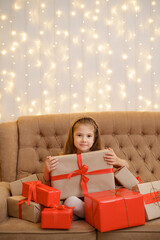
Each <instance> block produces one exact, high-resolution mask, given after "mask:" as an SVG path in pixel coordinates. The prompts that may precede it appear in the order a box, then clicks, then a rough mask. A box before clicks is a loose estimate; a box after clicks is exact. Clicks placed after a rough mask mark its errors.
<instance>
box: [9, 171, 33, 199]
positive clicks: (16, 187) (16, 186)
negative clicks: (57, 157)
mask: <svg viewBox="0 0 160 240" xmlns="http://www.w3.org/2000/svg"><path fill="white" fill-rule="evenodd" d="M29 181H38V178H37V175H36V174H32V175H30V176H28V177H25V178H22V179H19V180H16V181H14V182H11V183H10V189H11V195H12V196H17V195H22V183H23V182H29Z"/></svg>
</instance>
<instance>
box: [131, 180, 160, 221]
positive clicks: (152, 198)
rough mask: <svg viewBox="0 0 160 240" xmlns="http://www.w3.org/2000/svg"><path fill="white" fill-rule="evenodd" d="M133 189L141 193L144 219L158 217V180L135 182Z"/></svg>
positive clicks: (159, 192)
mask: <svg viewBox="0 0 160 240" xmlns="http://www.w3.org/2000/svg"><path fill="white" fill-rule="evenodd" d="M133 190H134V191H137V192H140V193H141V194H143V199H144V207H145V214H146V220H152V219H155V218H159V217H160V181H154V182H147V183H142V184H137V185H136V186H135V187H133Z"/></svg>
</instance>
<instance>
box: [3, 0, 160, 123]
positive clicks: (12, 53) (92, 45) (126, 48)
mask: <svg viewBox="0 0 160 240" xmlns="http://www.w3.org/2000/svg"><path fill="white" fill-rule="evenodd" d="M10 1H11V0H10ZM31 1H32V0H31ZM31 1H29V0H27V1H26V8H25V11H26V14H25V16H27V18H26V19H22V20H23V21H21V20H20V17H19V16H21V17H22V14H19V13H20V12H21V11H24V6H23V5H22V3H21V1H19V0H15V1H14V3H12V9H10V12H9V10H6V9H5V10H3V6H1V3H0V7H2V9H1V16H0V19H1V25H0V31H1V36H2V41H1V44H0V47H1V50H0V57H1V62H2V65H1V69H0V74H1V76H0V82H1V84H2V85H1V92H2V93H1V98H2V97H3V93H5V94H8V95H7V97H8V98H9V99H10V96H11V95H14V93H15V95H16V92H18V96H15V98H14V99H15V103H14V104H15V105H16V104H17V106H16V107H17V109H18V111H19V112H20V113H21V114H23V111H24V112H25V113H26V111H28V114H30V113H31V114H42V113H52V112H54V111H56V113H58V112H65V111H68V109H67V108H66V106H67V105H69V104H70V103H71V106H70V107H69V109H70V110H69V111H73V112H76V111H83V110H84V111H90V110H91V111H92V110H95V111H101V110H107V111H109V110H114V109H115V106H114V105H112V100H113V96H115V95H116V101H117V102H116V104H115V105H116V106H117V108H118V107H119V104H121V101H123V103H124V106H125V104H126V106H128V110H129V107H130V106H132V103H133V104H134V101H136V100H137V103H138V104H137V109H136V110H139V111H142V110H146V109H147V110H154V111H158V110H159V108H160V105H159V104H158V102H159V100H160V84H159V80H158V79H159V77H160V70H159V67H157V64H158V63H157V61H156V59H157V56H158V52H159V49H158V44H157V42H158V39H159V37H160V24H159V22H158V15H157V13H158V9H157V7H158V6H157V5H158V4H157V1H155V0H152V1H148V2H147V3H146V4H149V5H147V7H148V8H147V9H149V8H150V13H148V16H146V12H145V17H143V14H144V8H143V3H141V4H140V5H139V3H138V1H137V0H132V1H130V2H128V1H125V2H124V3H122V2H119V1H117V2H116V1H115V2H113V3H112V1H111V0H106V1H104V2H103V4H102V2H101V1H100V0H95V1H93V4H91V6H89V5H88V3H87V2H85V1H80V0H77V1H72V2H71V5H70V7H69V8H67V9H65V8H64V6H63V5H61V4H58V5H57V4H56V5H55V6H54V10H53V14H48V15H47V10H48V9H49V8H50V3H49V2H46V1H43V0H42V1H41V2H39V4H37V7H38V8H39V11H37V9H36V7H35V6H34V5H33V4H31ZM105 7H106V9H107V11H106V12H105V9H104V8H105ZM11 11H12V12H11ZM67 11H68V12H67ZM104 12H105V14H104ZM44 13H45V14H44ZM11 16H15V18H11ZM139 16H142V17H139ZM67 17H69V18H70V19H69V22H68V19H67ZM128 18H129V21H127V20H128ZM15 19H16V21H17V22H16V23H15ZM132 20H133V21H132ZM18 22H21V25H22V28H20V27H19V26H18ZM130 22H136V25H135V28H134V29H133V26H132V25H130ZM24 23H25V25H24ZM40 23H42V24H41V25H40ZM126 27H127V32H126V31H125V30H126ZM32 28H33V29H35V33H34V34H32V32H31V31H30V29H32ZM20 29H24V30H23V31H21V30H20ZM144 29H145V30H146V31H144ZM69 30H71V31H69ZM145 32H147V33H149V32H150V33H151V34H150V36H149V37H148V35H147V41H148V40H149V41H150V44H147V41H143V38H145V39H146V34H145ZM142 33H144V34H142ZM48 34H49V35H48ZM3 36H4V37H3ZM35 36H36V37H35ZM112 40H113V41H112ZM136 48H138V50H137V53H136V55H135V49H136ZM115 59H117V62H119V64H118V65H117V64H115V63H116V61H115ZM7 63H8V64H7ZM15 69H16V70H15ZM124 72H125V73H126V74H125V75H124ZM121 73H123V74H122V75H121ZM22 76H24V81H25V83H24V84H23V85H25V84H26V89H20V90H19V91H20V93H19V91H17V89H16V88H15V86H18V84H19V82H21V81H22ZM39 76H40V78H39ZM117 76H118V78H117ZM124 76H125V78H124ZM150 77H152V78H154V83H151V85H153V84H154V86H152V91H153V92H152V96H154V94H155V95H156V97H153V98H152V99H150V98H151V97H147V93H146V91H144V90H145V89H146V82H147V81H148V79H150ZM120 82H121V83H122V84H120V85H119V83H120ZM95 83H96V84H95ZM112 83H114V85H113V86H112ZM36 84H37V85H38V86H39V88H37V91H38V89H40V91H41V97H37V94H35V97H34V96H33V97H32V99H30V97H28V96H30V95H31V96H32V92H31V91H32V87H33V86H34V85H35V86H36ZM23 85H22V86H23ZM94 86H96V87H94ZM130 86H133V88H135V89H134V90H135V92H137V96H134V97H135V99H132V96H131V97H130V96H129V94H128V92H129V90H130V89H128V88H130ZM77 89H78V90H77ZM29 91H30V92H29ZM11 93H12V94H11ZM30 93H31V94H30ZM117 93H118V94H117ZM33 95H34V94H33ZM22 96H23V97H22ZM4 99H5V98H4ZM25 99H27V100H26V101H27V103H25V104H24V101H25ZM40 99H41V100H40ZM70 99H71V100H70ZM153 99H154V100H153ZM39 101H42V102H43V104H41V105H42V107H41V109H38V106H40V103H39ZM69 101H70V102H69ZM156 101H157V102H156ZM24 105H25V107H24ZM55 109H56V110H55ZM118 109H119V108H118ZM132 109H133V108H132ZM10 116H11V118H12V119H14V118H16V114H14V113H13V111H11V115H10ZM1 117H4V116H1Z"/></svg>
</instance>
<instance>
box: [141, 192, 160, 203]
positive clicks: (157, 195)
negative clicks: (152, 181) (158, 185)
mask: <svg viewBox="0 0 160 240" xmlns="http://www.w3.org/2000/svg"><path fill="white" fill-rule="evenodd" d="M143 199H144V203H145V204H151V203H156V202H159V201H160V191H156V192H151V193H147V194H144V195H143Z"/></svg>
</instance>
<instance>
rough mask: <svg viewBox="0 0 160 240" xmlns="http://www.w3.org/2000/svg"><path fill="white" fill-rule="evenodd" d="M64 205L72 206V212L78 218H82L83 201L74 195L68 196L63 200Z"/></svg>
mask: <svg viewBox="0 0 160 240" xmlns="http://www.w3.org/2000/svg"><path fill="white" fill-rule="evenodd" d="M64 205H65V206H68V207H74V209H73V213H74V214H75V215H77V216H78V217H80V218H84V216H85V214H84V202H83V201H82V200H81V199H79V198H78V197H76V196H71V197H68V198H67V199H66V200H65V201H64Z"/></svg>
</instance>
